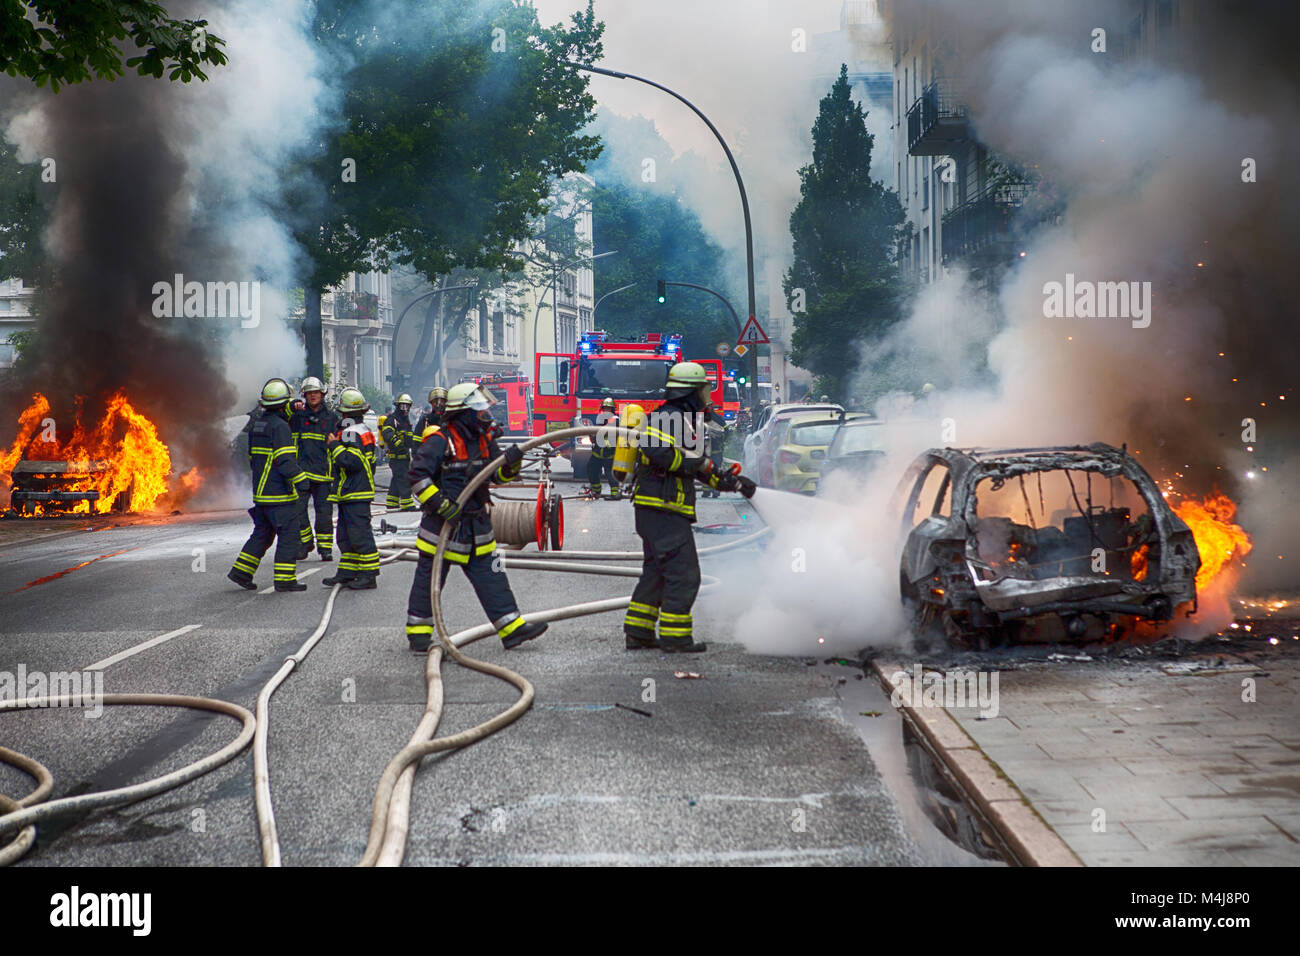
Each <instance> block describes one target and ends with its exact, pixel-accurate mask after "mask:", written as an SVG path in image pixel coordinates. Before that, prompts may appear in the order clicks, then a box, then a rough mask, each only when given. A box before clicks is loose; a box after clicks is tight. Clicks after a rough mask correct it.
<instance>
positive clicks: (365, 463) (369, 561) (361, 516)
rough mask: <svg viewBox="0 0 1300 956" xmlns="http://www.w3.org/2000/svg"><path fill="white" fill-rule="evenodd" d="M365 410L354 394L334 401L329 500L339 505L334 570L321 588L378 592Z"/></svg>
mask: <svg viewBox="0 0 1300 956" xmlns="http://www.w3.org/2000/svg"><path fill="white" fill-rule="evenodd" d="M368 411H370V406H369V404H367V403H366V398H365V396H364V395H362V394H361V392H360V391H359V390H358V389H355V388H345V389H343V393H342V394H341V395H340V396H339V415H340V417H341V419H342V420H341V421H340V423H339V430H338V431H337V432H335V433H334V434H333V435H331V436H330V439H329V442H328V445H327V448H328V450H329V456H330V467H331V468H332V469H333V473H334V491H333V493H332V494H331V495H330V500H331V501H335V502H337V503H338V506H339V530H338V539H339V570H338V573H337V574H335V575H334V576H333V577H329V578H326V579H325V580H323V581H322V582H321V584H323V585H325V586H326V587H333V586H334V585H336V584H342V585H346V586H347V587H348V588H350V589H351V590H353V591H364V590H368V589H370V588H374V587H377V586H378V584H377V582H376V581H375V578H377V577H378V576H379V549H378V548H376V547H375V535H374V532H373V531H371V530H370V505H371V503H372V502H374V500H375V433H374V432H372V431H371V430H370V426H369V425H367V424H366V423H365V415H366V412H368Z"/></svg>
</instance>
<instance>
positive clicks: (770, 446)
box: [742, 403, 844, 488]
mask: <svg viewBox="0 0 1300 956" xmlns="http://www.w3.org/2000/svg"><path fill="white" fill-rule="evenodd" d="M843 411H844V409H843V408H842V407H841V406H839V405H830V404H822V405H800V404H797V403H790V404H785V405H768V406H766V407H764V408H763V410H762V411H761V412H759V415H758V419H757V421H755V422H754V430H753V431H752V432H750V434H749V436H748V437H747V438H746V439H745V449H744V459H743V461H742V465H743V467H744V470H745V474H747V475H749V476H750V477H752V478H753V479H754V480H755V481H756V482H758V483H759V484H760V485H764V486H766V487H769V488H770V487H771V486H772V484H773V475H772V456H773V454H774V450H775V448H776V445H775V444H774V441H773V440H774V438H775V437H776V429H775V425H776V424H777V423H779V422H782V421H785V420H787V419H789V418H792V417H794V416H796V415H803V414H805V413H807V412H821V413H823V414H826V413H828V412H833V413H834V414H836V415H839V414H841V413H842V412H843Z"/></svg>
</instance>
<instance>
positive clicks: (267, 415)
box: [226, 378, 311, 591]
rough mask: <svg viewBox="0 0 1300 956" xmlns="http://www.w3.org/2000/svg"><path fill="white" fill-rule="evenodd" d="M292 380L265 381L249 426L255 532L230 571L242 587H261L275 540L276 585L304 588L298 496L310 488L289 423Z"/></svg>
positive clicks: (283, 588) (251, 511)
mask: <svg viewBox="0 0 1300 956" xmlns="http://www.w3.org/2000/svg"><path fill="white" fill-rule="evenodd" d="M290 397H291V394H290V389H289V383H288V382H286V381H285V380H284V379H282V378H273V379H270V380H269V381H268V382H267V383H266V384H265V385H263V386H262V395H261V398H260V399H259V401H258V405H260V406H261V407H260V409H259V411H258V413H257V414H256V416H255V417H254V418H253V420H252V421H251V422H250V423H249V428H248V464H249V470H250V471H251V472H252V478H253V507H251V508H249V509H248V514H249V517H251V518H252V519H253V533H252V534H251V535H249V538H248V541H246V542H245V543H244V547H243V549H242V550H241V551H240V552H239V556H238V557H237V558H235V566H234V567H233V568H231V569H230V571H229V573H227V574H226V577H228V578H229V579H230V580H232V581H234V582H235V583H236V584H238V585H239V586H240V587H241V588H244V589H245V590H248V591H253V590H256V589H257V585H256V584H254V583H253V575H254V574H256V573H257V568H258V566H259V565H260V564H261V563H262V556H263V555H265V554H266V552H267V549H268V548H270V546H271V542H272V541H275V575H274V577H275V589H276V590H277V591H305V590H307V585H305V584H301V583H299V581H298V575H297V558H298V498H299V495H300V494H302V495H305V494H307V492H308V491H309V490H310V488H311V484H310V482H309V481H308V478H307V475H306V474H305V473H304V472H303V470H302V467H301V466H300V465H299V464H298V450H297V448H295V447H294V441H293V430H292V429H291V428H290V427H289V399H290Z"/></svg>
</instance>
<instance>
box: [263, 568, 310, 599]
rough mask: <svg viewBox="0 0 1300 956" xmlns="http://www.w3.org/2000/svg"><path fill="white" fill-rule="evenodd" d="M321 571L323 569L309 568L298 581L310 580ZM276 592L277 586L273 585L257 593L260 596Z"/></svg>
mask: <svg viewBox="0 0 1300 956" xmlns="http://www.w3.org/2000/svg"><path fill="white" fill-rule="evenodd" d="M320 570H322V569H321V568H308V569H307V570H306V571H303V572H302V573H301V574H299V575H298V580H299V581H301V580H302V579H303V578H309V577H311V576H312V575H313V574H315V573H316V572H317V571H320ZM274 590H275V585H274V584H272V585H271V586H270V587H269V588H263V589H262V590H260V591H258V592H257V593H258V594H270V593H271V592H272V591H274Z"/></svg>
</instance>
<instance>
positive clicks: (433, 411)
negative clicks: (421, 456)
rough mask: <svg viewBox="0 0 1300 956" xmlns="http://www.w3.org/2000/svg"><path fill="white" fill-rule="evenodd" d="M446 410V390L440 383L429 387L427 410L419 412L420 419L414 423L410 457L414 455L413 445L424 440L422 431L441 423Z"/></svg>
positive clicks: (415, 445) (417, 444) (416, 445)
mask: <svg viewBox="0 0 1300 956" xmlns="http://www.w3.org/2000/svg"><path fill="white" fill-rule="evenodd" d="M446 411H447V390H446V389H445V388H443V387H442V386H440V385H436V386H434V387H433V388H431V389H429V410H428V411H426V412H421V413H420V419H419V421H417V422H416V423H415V429H414V431H415V444H414V446H413V447H412V451H411V457H412V458H414V457H415V450H414V449H415V447H418V446H419V444H420V442H422V441H423V440H424V433H425V432H426V431H428V430H429V429H430V428H437V427H439V426H440V425H442V417H443V415H444V414H446Z"/></svg>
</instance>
